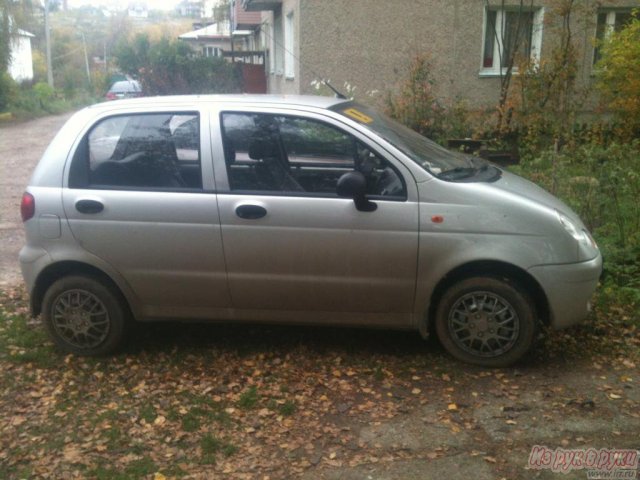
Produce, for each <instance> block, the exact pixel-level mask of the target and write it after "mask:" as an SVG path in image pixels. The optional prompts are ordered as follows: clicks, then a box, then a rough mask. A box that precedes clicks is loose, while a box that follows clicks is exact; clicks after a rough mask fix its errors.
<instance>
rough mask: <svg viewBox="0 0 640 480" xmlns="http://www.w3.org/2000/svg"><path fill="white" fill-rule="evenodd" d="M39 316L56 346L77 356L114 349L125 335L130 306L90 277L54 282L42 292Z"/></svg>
mask: <svg viewBox="0 0 640 480" xmlns="http://www.w3.org/2000/svg"><path fill="white" fill-rule="evenodd" d="M42 315H43V321H44V324H45V327H46V328H47V330H48V332H49V335H50V336H51V338H52V339H53V342H54V343H55V345H56V347H58V348H59V349H60V350H62V351H63V352H67V353H74V354H76V355H87V356H99V355H106V354H108V353H112V352H114V351H115V350H117V349H118V348H119V347H120V346H121V345H122V343H123V341H124V338H125V330H126V327H127V324H128V323H129V309H128V307H127V305H126V302H125V300H124V298H123V297H122V295H121V294H120V292H118V291H117V290H116V289H115V288H114V287H112V286H110V285H107V284H106V283H104V282H102V281H100V280H98V279H96V278H94V277H89V276H84V275H71V276H67V277H63V278H61V279H59V280H57V281H56V282H54V283H53V284H52V285H51V286H50V287H49V288H48V290H47V292H46V293H45V295H44V299H43V303H42Z"/></svg>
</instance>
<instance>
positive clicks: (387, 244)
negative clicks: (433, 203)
mask: <svg viewBox="0 0 640 480" xmlns="http://www.w3.org/2000/svg"><path fill="white" fill-rule="evenodd" d="M212 132H213V138H214V141H213V147H214V162H215V168H216V182H217V190H218V203H219V209H220V221H221V226H222V238H223V244H224V251H225V260H226V264H227V271H228V276H229V288H230V291H231V297H232V302H233V305H234V307H236V308H237V309H243V310H246V311H252V312H254V316H255V318H262V317H264V316H265V315H266V317H269V314H268V313H266V314H265V312H269V311H271V312H273V311H278V312H283V311H288V312H300V311H305V312H306V313H305V315H304V316H297V317H295V316H293V317H292V318H293V319H294V320H295V321H300V320H303V319H305V318H309V319H314V318H323V319H328V321H332V320H333V321H335V319H337V318H338V317H332V316H331V314H328V315H327V314H324V315H321V316H320V317H319V316H318V315H312V314H310V313H309V312H316V313H322V312H325V313H326V312H361V313H367V314H372V316H371V317H370V318H369V320H371V319H373V318H374V317H375V319H377V320H373V321H377V322H378V323H380V324H396V325H397V324H398V322H400V323H402V322H407V323H408V322H409V321H410V315H409V314H410V312H412V307H413V300H414V295H415V281H416V264H417V254H418V202H417V189H416V185H415V182H414V180H413V178H412V177H411V174H410V173H409V171H408V170H406V169H405V168H404V167H403V166H402V164H400V163H399V162H397V161H395V160H393V159H391V158H389V157H388V154H387V153H386V152H384V151H383V150H382V149H381V148H380V147H379V146H373V145H370V144H369V143H367V140H366V138H364V137H363V136H362V135H361V134H360V133H358V132H357V131H355V130H353V129H351V128H349V127H348V126H346V125H344V124H340V123H339V122H338V121H336V120H333V119H331V118H328V117H324V116H322V115H317V114H311V113H307V114H303V113H300V112H289V111H273V110H269V109H238V108H229V109H224V108H222V109H221V111H220V112H218V113H217V114H213V116H212ZM216 148H217V150H216ZM355 159H358V160H357V163H359V164H361V165H360V167H362V168H365V166H364V165H362V164H364V163H367V162H368V163H369V164H370V165H367V166H366V169H367V170H368V171H369V175H370V176H375V181H372V183H378V181H382V180H381V179H382V177H384V176H385V175H387V176H388V177H389V178H387V179H386V180H384V182H385V184H386V185H387V186H388V187H389V189H388V191H383V190H384V189H382V187H380V189H379V190H380V191H372V192H371V195H370V198H371V199H373V200H374V202H375V204H376V206H377V208H376V210H375V211H359V210H358V209H356V207H355V204H354V202H353V200H351V199H345V198H339V197H338V196H337V195H336V193H335V187H336V182H337V179H338V178H339V177H340V176H341V175H342V174H344V173H346V172H349V171H352V170H353V169H354V168H355V165H354V163H356V160H355ZM394 182H395V183H394ZM398 182H400V183H399V184H398ZM372 188H374V187H372ZM392 190H393V191H392ZM275 317H278V316H277V315H276V316H275ZM275 317H274V318H275ZM278 318H283V319H286V316H285V317H283V316H280V317H278ZM353 318H356V317H353ZM349 320H351V319H349ZM349 320H348V321H349ZM369 320H367V321H369ZM323 321H324V320H323Z"/></svg>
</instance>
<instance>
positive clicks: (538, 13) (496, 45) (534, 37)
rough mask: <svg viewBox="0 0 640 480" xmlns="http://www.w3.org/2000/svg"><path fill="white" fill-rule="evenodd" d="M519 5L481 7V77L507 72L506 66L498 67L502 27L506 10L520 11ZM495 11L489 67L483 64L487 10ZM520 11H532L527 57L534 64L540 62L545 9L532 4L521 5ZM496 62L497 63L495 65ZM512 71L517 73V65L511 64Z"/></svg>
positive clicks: (486, 33)
mask: <svg viewBox="0 0 640 480" xmlns="http://www.w3.org/2000/svg"><path fill="white" fill-rule="evenodd" d="M520 8H521V7H520V6H517V5H516V6H508V5H505V6H504V7H501V6H498V7H492V6H489V7H485V8H484V9H483V16H482V42H481V44H480V48H481V50H480V70H479V76H481V77H499V76H502V75H504V74H506V73H507V70H508V67H500V62H501V56H502V53H503V52H504V46H503V45H502V41H503V34H502V32H503V29H504V26H505V21H506V20H505V18H506V13H508V12H518V11H520ZM490 11H492V12H496V22H495V23H496V25H495V29H496V32H495V36H496V38H495V39H494V42H493V65H492V66H491V67H485V66H484V58H485V55H484V54H485V47H486V41H487V35H488V34H489V28H488V27H489V25H488V22H489V12H490ZM522 12H523V13H533V20H532V25H531V52H530V54H529V58H530V60H531V62H533V63H534V64H536V65H537V64H538V63H539V62H540V56H541V52H542V37H543V30H544V13H545V9H544V7H538V6H534V7H532V8H530V7H523V8H522ZM496 63H497V65H496ZM512 72H513V73H516V74H517V73H518V68H517V66H515V65H514V66H513V68H512Z"/></svg>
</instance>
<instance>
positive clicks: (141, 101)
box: [89, 94, 347, 110]
mask: <svg viewBox="0 0 640 480" xmlns="http://www.w3.org/2000/svg"><path fill="white" fill-rule="evenodd" d="M346 101H347V100H344V99H340V98H335V97H323V96H319V95H267V94H236V95H226V94H225V95H175V96H159V97H142V98H131V99H124V100H118V102H117V105H118V107H122V108H127V107H144V106H149V107H156V106H159V105H162V106H175V107H176V108H184V107H186V106H189V105H193V104H194V103H202V102H207V103H208V102H211V103H216V102H219V103H238V104H264V105H272V106H293V105H295V106H302V107H315V108H323V109H326V108H330V107H332V106H334V105H337V104H340V103H344V102H346ZM113 107H114V105H113V102H110V103H108V104H105V103H98V104H95V105H92V106H91V107H89V108H90V109H109V110H112V109H113Z"/></svg>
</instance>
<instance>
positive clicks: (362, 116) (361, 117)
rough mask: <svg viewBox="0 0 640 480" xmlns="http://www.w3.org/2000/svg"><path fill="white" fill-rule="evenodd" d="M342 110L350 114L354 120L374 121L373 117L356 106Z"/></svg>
mask: <svg viewBox="0 0 640 480" xmlns="http://www.w3.org/2000/svg"><path fill="white" fill-rule="evenodd" d="M342 112H343V113H344V114H345V115H349V116H350V117H351V118H353V119H354V120H357V121H359V122H362V123H371V122H373V118H371V117H370V116H369V115H365V114H364V113H362V112H361V111H359V110H356V109H355V108H347V109H346V110H343V111H342Z"/></svg>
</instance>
